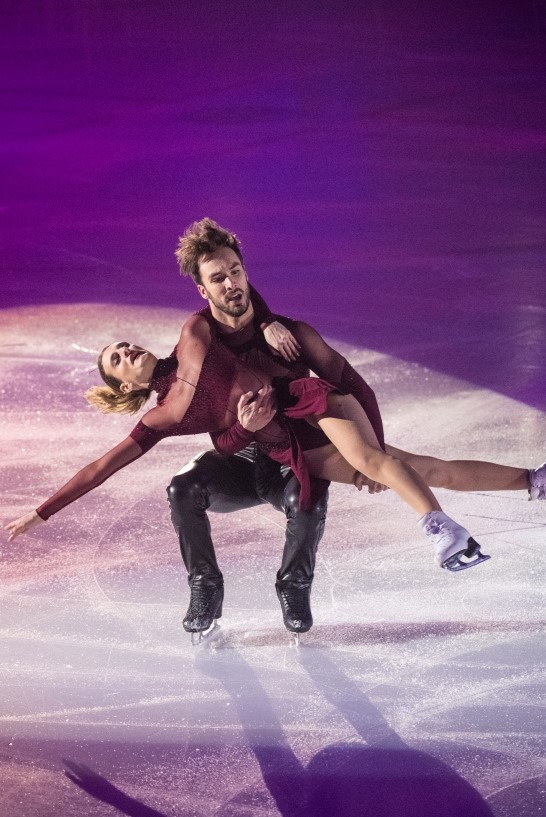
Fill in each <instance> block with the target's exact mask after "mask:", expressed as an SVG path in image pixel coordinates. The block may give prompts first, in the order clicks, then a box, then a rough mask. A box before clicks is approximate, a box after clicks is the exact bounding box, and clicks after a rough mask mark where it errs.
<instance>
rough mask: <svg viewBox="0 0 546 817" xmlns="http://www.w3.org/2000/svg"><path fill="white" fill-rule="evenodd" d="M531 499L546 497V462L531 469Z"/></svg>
mask: <svg viewBox="0 0 546 817" xmlns="http://www.w3.org/2000/svg"><path fill="white" fill-rule="evenodd" d="M529 499H546V462H543V463H542V465H539V467H538V468H530V469H529Z"/></svg>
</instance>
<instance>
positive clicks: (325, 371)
mask: <svg viewBox="0 0 546 817" xmlns="http://www.w3.org/2000/svg"><path fill="white" fill-rule="evenodd" d="M282 322H283V323H284V324H285V325H286V326H287V327H288V329H290V331H291V332H292V334H293V335H294V337H295V338H296V339H297V341H298V342H299V343H300V345H301V347H302V355H301V356H302V358H303V359H304V360H305V363H306V364H307V365H308V366H309V368H310V369H311V370H312V371H313V372H314V373H315V374H317V375H318V376H319V377H321V378H323V379H324V380H327V381H328V382H329V383H331V384H332V385H333V386H336V388H338V389H339V390H340V391H341V392H344V393H345V394H352V395H353V397H355V398H356V399H357V400H358V402H359V403H360V405H361V406H362V408H363V409H364V411H365V412H366V415H367V417H368V419H369V421H370V423H371V424H372V427H373V430H374V431H375V435H376V437H377V439H378V442H379V444H380V446H381V448H383V449H384V448H385V437H384V432H383V420H382V419H381V412H380V411H379V406H378V404H377V399H376V397H375V393H374V391H373V389H372V388H371V387H370V386H368V384H367V383H366V381H365V380H364V379H363V378H362V377H361V376H360V375H359V374H358V372H357V371H356V370H355V369H353V367H352V366H351V364H350V363H349V362H348V361H347V360H346V359H345V358H344V357H343V355H340V354H339V352H336V351H335V349H332V348H331V347H330V346H328V344H327V343H326V342H325V341H324V340H323V338H321V336H320V335H319V333H318V332H316V331H315V330H314V329H313V328H312V327H311V326H309V324H306V323H303V322H302V321H293V320H290V319H289V318H282Z"/></svg>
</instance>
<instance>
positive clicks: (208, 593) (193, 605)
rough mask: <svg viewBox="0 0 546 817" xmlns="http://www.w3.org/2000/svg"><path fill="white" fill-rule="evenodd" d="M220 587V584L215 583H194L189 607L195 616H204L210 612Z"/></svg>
mask: <svg viewBox="0 0 546 817" xmlns="http://www.w3.org/2000/svg"><path fill="white" fill-rule="evenodd" d="M220 589H221V587H220V585H215V584H200V583H199V584H194V585H192V587H191V597H190V608H189V611H191V614H192V615H194V616H196V615H197V616H202V615H205V614H206V613H208V612H209V611H210V607H211V605H212V603H213V602H214V600H215V596H216V594H217V593H218V591H219V590H220ZM189 611H188V612H189Z"/></svg>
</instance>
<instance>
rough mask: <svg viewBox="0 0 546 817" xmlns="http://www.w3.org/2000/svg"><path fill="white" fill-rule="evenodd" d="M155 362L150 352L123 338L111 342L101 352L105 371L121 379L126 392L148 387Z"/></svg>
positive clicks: (155, 359)
mask: <svg viewBox="0 0 546 817" xmlns="http://www.w3.org/2000/svg"><path fill="white" fill-rule="evenodd" d="M156 363H157V358H156V356H155V355H153V354H152V353H151V352H148V351H146V349H143V348H142V346H136V345H135V344H134V343H128V342H127V341H125V340H120V341H118V342H117V343H111V344H110V345H109V346H107V347H106V349H105V350H104V351H103V353H102V366H103V369H104V371H105V373H106V374H107V375H110V376H112V377H116V378H117V379H118V380H121V384H122V386H121V389H122V391H126V392H127V391H133V390H134V389H146V388H148V386H149V383H150V380H151V379H152V374H153V371H154V368H155V365H156Z"/></svg>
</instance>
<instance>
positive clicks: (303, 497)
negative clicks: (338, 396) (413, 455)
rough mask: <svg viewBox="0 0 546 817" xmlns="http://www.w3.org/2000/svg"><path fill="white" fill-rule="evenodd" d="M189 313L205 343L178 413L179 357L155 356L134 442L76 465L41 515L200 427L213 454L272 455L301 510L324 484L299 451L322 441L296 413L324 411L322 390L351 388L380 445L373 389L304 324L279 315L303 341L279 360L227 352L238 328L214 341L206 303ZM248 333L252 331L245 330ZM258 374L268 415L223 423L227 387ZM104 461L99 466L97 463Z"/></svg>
mask: <svg viewBox="0 0 546 817" xmlns="http://www.w3.org/2000/svg"><path fill="white" fill-rule="evenodd" d="M251 294H252V302H253V306H254V310H255V321H256V322H261V320H263V319H268V320H272V319H273V320H275V319H276V317H275V316H271V315H270V313H269V310H268V309H267V306H266V305H265V303H264V302H263V301H262V299H261V298H260V296H259V295H258V293H257V292H256V291H255V290H254V289H251ZM197 314H198V316H200V317H201V318H204V319H205V320H206V321H207V323H208V325H209V328H210V342H209V344H208V348H207V349H206V352H205V353H204V357H203V360H202V363H201V368H200V372H199V377H198V379H197V382H196V383H190V382H189V381H186V383H188V384H189V386H190V387H192V388H194V389H195V391H194V392H193V396H192V397H191V400H190V401H189V402H188V405H187V406H186V408H185V410H183V411H182V412H181V409H180V406H179V405H178V403H177V395H176V391H177V389H176V387H177V385H178V382H177V381H178V380H180V378H177V370H178V365H179V361H178V360H177V357H176V349H175V350H174V351H173V352H172V353H171V355H170V357H168V358H165V359H163V360H159V361H158V363H157V365H156V367H155V369H154V373H153V379H152V382H151V388H152V389H154V390H156V391H157V392H158V404H157V406H155V407H154V408H152V409H151V410H150V411H148V412H147V413H146V414H145V415H144V418H143V420H141V421H140V422H139V423H138V424H137V426H136V427H135V428H134V429H133V431H132V432H131V434H130V440H132V441H134V443H136V446H131V448H130V450H129V449H128V446H127V441H124V442H123V443H121V444H120V446H118V447H117V448H116V449H113V450H112V452H108V454H107V455H105V457H104V458H102V461H101V460H99V461H97V462H96V463H91V464H90V465H88V466H86V467H85V468H84V469H82V471H80V472H79V473H78V474H76V475H75V477H73V478H72V479H71V480H70V482H68V483H67V484H66V485H65V486H63V487H62V488H61V489H60V490H59V491H58V492H57V493H56V494H55V495H54V496H53V497H51V498H50V499H49V500H47V501H46V502H45V503H44V504H43V505H41V506H40V507H39V508H38V509H37V511H38V513H39V515H40V516H41V517H42V518H43V519H47V518H48V517H49V516H51V515H52V514H54V513H56V512H57V511H58V510H60V509H61V508H63V507H65V505H68V504H69V503H70V502H73V501H74V500H75V499H77V498H78V497H80V496H82V495H83V494H84V493H87V492H88V491H90V490H91V489H93V488H95V487H96V486H97V485H100V484H101V483H102V482H104V480H105V479H107V478H108V477H109V476H111V474H113V473H115V471H117V470H119V469H120V468H122V467H124V466H125V465H127V464H128V463H129V462H132V461H133V460H135V459H138V458H139V457H140V456H142V454H144V453H145V452H146V451H148V450H149V449H150V448H152V447H153V446H154V445H155V444H156V443H158V442H159V441H160V440H161V439H163V438H164V437H169V436H179V435H188V434H201V433H204V432H209V433H210V434H211V437H212V440H213V443H214V445H215V447H216V448H217V449H218V450H219V451H220V452H221V453H224V454H232V453H234V452H235V451H240V450H241V449H243V448H244V447H245V446H246V445H248V444H249V442H252V441H253V440H255V441H256V442H257V443H258V445H259V447H260V448H262V450H263V451H264V452H265V453H266V454H268V456H270V457H271V458H272V459H274V460H276V461H278V462H280V463H283V464H287V465H289V466H290V467H291V468H292V470H293V471H294V473H295V475H296V476H297V478H298V480H299V481H300V484H301V492H300V507H301V508H302V509H304V510H305V509H307V508H309V507H310V506H311V504H312V503H313V502H314V501H315V499H316V497H317V496H319V495H320V493H321V492H323V491H324V489H325V487H326V486H327V484H328V483H327V482H325V481H324V480H319V479H310V476H309V472H308V470H307V467H306V464H305V460H304V457H303V451H304V450H308V449H312V448H318V447H321V446H323V445H326V444H328V443H329V440H328V438H327V437H326V435H325V434H324V433H323V432H322V431H321V430H320V429H317V428H315V427H313V426H311V425H310V424H309V423H307V422H306V421H305V419H303V418H305V417H306V416H308V415H310V414H322V413H324V411H325V410H326V406H327V398H328V394H329V393H330V392H332V391H334V390H337V391H339V392H341V393H343V394H347V393H351V394H353V395H354V396H355V397H356V399H357V400H358V401H359V402H360V404H361V405H362V407H363V408H364V410H365V411H366V413H367V415H368V417H369V419H370V422H371V424H372V426H373V428H374V431H375V433H376V435H377V438H378V440H379V443H380V445H381V446H382V447H383V446H384V441H383V428H382V423H381V416H380V413H379V408H378V406H377V402H376V400H375V395H374V393H373V391H372V390H371V389H370V387H369V386H368V385H367V384H366V383H365V381H364V380H363V379H362V378H361V377H360V375H358V373H357V372H356V371H355V370H354V369H353V368H352V367H351V366H350V365H349V364H348V363H347V361H346V360H345V358H343V357H342V356H341V355H339V354H338V353H337V352H335V351H334V350H332V349H330V347H328V346H327V345H326V344H325V343H324V341H323V340H322V338H320V335H318V333H316V332H315V331H314V330H313V329H311V327H308V326H307V325H306V324H299V323H298V322H295V321H291V320H290V319H286V318H282V319H281V320H282V322H283V323H284V324H286V325H287V326H288V328H289V329H291V330H292V331H293V333H294V334H295V336H296V338H297V339H298V340H300V342H301V343H302V346H304V350H305V351H306V355H302V358H303V357H305V362H302V360H298V361H296V362H295V363H286V362H285V361H280V360H279V359H278V358H276V357H274V356H273V354H272V352H271V350H270V349H269V347H267V344H265V341H264V343H263V346H262V348H260V349H256V347H255V345H254V347H253V348H252V350H249V354H248V356H247V357H246V359H245V355H244V353H243V354H241V352H240V351H239V355H238V356H235V355H234V354H233V353H232V352H231V350H230V349H229V348H228V346H229V344H230V342H232V343H234V344H235V343H237V344H240V340H241V337H240V336H239V333H234V334H233V335H222V340H220V337H219V330H218V324H217V323H216V321H214V319H213V317H212V314H211V312H210V309H209V308H208V307H207V308H206V309H203V310H202V311H201V312H199V313H197ZM254 331H255V330H254V328H252V332H253V333H254ZM298 334H299V335H300V337H298ZM303 335H305V337H303ZM236 336H238V337H236ZM177 348H178V347H177ZM239 350H240V345H239ZM253 364H254V365H253ZM307 365H311V366H312V368H313V371H314V372H315V373H316V374H318V375H321V374H322V372H323V371H325V372H326V371H327V374H328V379H327V380H326V379H320V378H311V377H309V376H308V375H309V369H308V368H307ZM261 371H266V372H267V373H268V375H269V376H270V377H272V379H273V385H274V386H275V391H276V395H277V398H278V405H279V408H278V411H277V414H276V417H275V419H274V420H273V421H272V422H271V423H270V424H269V425H268V426H266V427H265V428H264V429H262V430H260V431H258V432H249V431H247V430H246V429H245V428H243V426H242V425H241V424H240V423H239V421H238V420H236V414H235V412H234V411H232V410H231V414H232V416H233V418H234V422H233V424H231V425H229V427H228V428H226V414H228V413H230V409H229V408H228V402H229V399H230V396H231V394H232V389H233V387H234V385H235V384H236V383H239V384H242V383H245V377H246V378H247V379H246V383H247V384H248V382H249V381H248V377H250V378H251V379H253V380H254V382H255V383H256V384H260V385H264V380H261V379H260V372H261ZM258 388H259V385H258ZM247 390H248V389H247V386H246V385H244V386H242V387H241V392H244V391H247ZM180 413H181V416H179V415H180ZM118 449H119V451H118ZM105 459H107V462H106V463H105V462H103V461H104V460H105Z"/></svg>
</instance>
